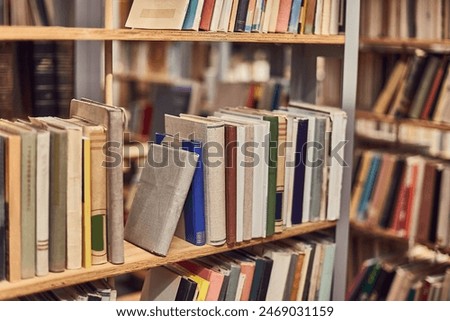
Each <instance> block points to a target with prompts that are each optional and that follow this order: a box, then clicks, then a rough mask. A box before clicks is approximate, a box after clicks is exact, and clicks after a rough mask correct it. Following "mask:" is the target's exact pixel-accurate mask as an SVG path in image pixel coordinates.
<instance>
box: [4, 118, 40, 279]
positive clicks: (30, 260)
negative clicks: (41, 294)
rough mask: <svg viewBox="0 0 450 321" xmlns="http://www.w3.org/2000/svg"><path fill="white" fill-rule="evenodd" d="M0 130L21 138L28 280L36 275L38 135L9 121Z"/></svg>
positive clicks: (23, 247)
mask: <svg viewBox="0 0 450 321" xmlns="http://www.w3.org/2000/svg"><path fill="white" fill-rule="evenodd" d="M0 129H2V130H5V131H7V132H9V133H12V134H17V135H20V137H21V193H20V195H21V196H20V198H21V206H20V207H21V215H20V224H21V262H22V266H21V275H22V279H27V278H32V277H34V276H35V273H36V133H35V132H34V131H33V130H32V129H28V128H24V127H22V126H19V125H18V124H14V123H11V122H9V121H7V120H1V121H0Z"/></svg>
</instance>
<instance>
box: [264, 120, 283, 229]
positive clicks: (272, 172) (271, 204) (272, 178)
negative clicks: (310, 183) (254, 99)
mask: <svg viewBox="0 0 450 321" xmlns="http://www.w3.org/2000/svg"><path fill="white" fill-rule="evenodd" d="M264 120H267V121H270V137H269V173H268V174H269V185H268V189H267V223H266V224H267V225H266V236H270V235H273V234H274V233H275V212H276V208H277V196H276V195H277V163H278V117H264ZM280 219H281V217H280Z"/></svg>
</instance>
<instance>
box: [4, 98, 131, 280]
mask: <svg viewBox="0 0 450 321" xmlns="http://www.w3.org/2000/svg"><path fill="white" fill-rule="evenodd" d="M70 109H71V116H72V117H71V118H69V119H61V118H56V117H30V118H29V120H16V121H9V120H4V119H2V120H0V151H1V152H0V155H1V160H2V161H1V162H0V173H1V175H0V179H1V181H0V195H1V197H0V201H1V206H0V208H1V209H2V211H0V226H1V227H2V229H1V230H0V245H1V246H0V272H1V273H0V280H3V279H7V280H8V281H11V282H14V281H18V280H21V279H27V278H32V277H35V276H45V275H47V274H48V273H49V272H62V271H64V270H66V269H80V268H82V267H84V268H89V267H90V266H91V265H93V264H103V263H106V262H108V261H109V262H111V263H115V264H120V263H123V261H124V252H123V191H122V186H123V177H122V166H121V165H122V163H121V162H122V155H123V151H122V145H123V143H122V141H123V110H122V109H121V108H117V107H112V106H107V105H104V104H101V103H97V102H93V101H89V100H76V99H74V100H72V102H71V105H70Z"/></svg>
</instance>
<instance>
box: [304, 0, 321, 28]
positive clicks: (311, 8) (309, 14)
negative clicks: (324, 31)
mask: <svg viewBox="0 0 450 321" xmlns="http://www.w3.org/2000/svg"><path fill="white" fill-rule="evenodd" d="M317 1H319V0H308V2H307V4H306V9H305V10H306V11H305V23H304V27H302V29H303V32H302V33H303V34H305V35H312V34H313V30H314V18H315V13H316V2H317Z"/></svg>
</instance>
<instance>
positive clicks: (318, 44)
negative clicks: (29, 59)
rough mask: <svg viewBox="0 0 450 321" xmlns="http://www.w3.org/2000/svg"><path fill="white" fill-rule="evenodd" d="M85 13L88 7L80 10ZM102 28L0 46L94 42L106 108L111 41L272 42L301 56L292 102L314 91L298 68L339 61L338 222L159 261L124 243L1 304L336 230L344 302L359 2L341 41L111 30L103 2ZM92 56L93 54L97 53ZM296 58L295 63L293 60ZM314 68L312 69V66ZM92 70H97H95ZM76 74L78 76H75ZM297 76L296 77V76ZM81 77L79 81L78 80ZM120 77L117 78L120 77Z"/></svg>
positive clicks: (27, 32)
mask: <svg viewBox="0 0 450 321" xmlns="http://www.w3.org/2000/svg"><path fill="white" fill-rule="evenodd" d="M84 10H85V11H86V12H87V11H89V8H85V9H84ZM104 17H105V27H104V28H85V27H31V26H23V27H22V26H0V41H2V42H9V41H11V42H19V41H24V40H31V41H34V40H49V41H58V40H73V41H76V42H77V44H78V43H85V42H86V41H87V42H94V43H98V44H100V45H103V46H104V53H103V55H102V56H101V57H98V58H99V60H101V61H102V62H103V66H102V70H103V74H104V79H103V81H104V83H103V94H104V100H105V102H106V103H109V104H111V103H113V95H112V91H113V90H112V79H113V78H114V71H113V59H114V57H113V49H112V42H113V41H170V42H184V41H189V42H235V43H271V44H280V45H286V46H292V48H293V51H294V53H301V56H299V57H297V55H295V54H294V55H293V57H294V58H293V62H292V67H291V73H292V75H293V77H292V81H291V84H293V88H294V89H293V93H294V94H293V98H294V99H303V100H305V101H312V100H311V99H310V97H305V96H307V95H308V91H314V90H315V88H314V87H308V88H307V90H306V89H300V88H299V85H301V83H302V82H305V81H306V79H307V77H313V78H312V79H315V71H314V72H313V70H312V69H308V70H304V68H302V64H303V63H305V62H306V63H307V62H308V61H309V60H310V59H316V58H317V57H318V56H322V55H325V56H332V57H339V58H343V60H344V71H343V79H342V88H343V89H342V108H343V109H344V110H345V111H346V112H347V113H348V125H347V132H346V134H347V137H348V138H349V143H348V144H347V145H346V150H345V153H346V159H345V161H346V163H347V164H348V165H349V167H348V168H346V172H345V173H344V183H343V192H342V195H343V196H342V202H341V204H342V206H341V209H340V213H341V218H340V219H339V221H337V222H329V221H324V222H315V223H305V224H301V225H299V226H296V227H293V228H289V229H287V230H285V231H283V232H282V233H280V234H275V235H273V236H271V237H267V238H264V239H255V240H252V241H249V242H242V243H240V244H238V245H236V246H233V247H228V246H226V245H224V246H219V247H213V246H202V247H196V246H193V245H191V244H189V243H187V242H185V241H183V240H181V239H178V238H175V239H174V241H173V242H172V245H171V249H170V251H169V255H168V256H167V257H158V256H155V255H152V254H150V253H148V252H146V251H144V250H142V249H140V248H138V247H136V246H134V245H132V244H131V243H128V242H125V263H124V264H121V265H113V264H110V263H106V264H103V265H98V266H93V267H91V268H89V269H78V270H66V271H64V272H62V273H49V274H48V275H47V276H43V277H35V278H32V279H26V280H21V281H18V282H13V283H10V282H6V281H2V282H0V300H7V299H11V298H14V297H17V296H20V295H26V294H31V293H36V292H41V291H45V290H49V289H53V288H59V287H63V286H68V285H73V284H77V283H81V282H85V281H90V280H95V279H99V278H110V277H114V276H118V275H122V274H125V273H129V272H135V271H140V270H143V269H148V268H151V267H156V266H161V265H164V264H168V263H174V262H177V261H180V260H185V259H192V258H196V257H202V256H207V255H211V254H215V253H221V252H226V251H230V250H233V249H238V248H244V247H249V246H253V245H257V244H262V243H268V242H273V241H276V240H281V239H285V238H289V237H293V236H296V235H301V234H306V233H310V232H314V231H319V230H326V229H335V232H336V243H337V244H338V246H337V252H336V262H335V271H334V276H333V278H334V282H333V284H334V286H333V294H332V297H333V299H335V300H343V299H344V294H345V283H346V281H345V275H346V263H347V242H348V241H347V238H348V230H349V220H348V211H349V200H350V175H351V171H350V167H351V158H352V157H351V154H352V148H353V142H352V137H353V131H354V130H353V122H354V108H355V99H356V74H357V66H356V65H355V64H354V63H353V62H354V61H355V59H357V57H358V35H359V34H358V32H359V19H358V17H359V1H352V5H347V6H346V21H347V25H346V36H343V35H338V36H316V35H292V34H276V33H271V34H258V33H256V34H255V33H251V34H249V33H220V32H193V31H169V30H130V29H113V27H112V20H113V19H112V17H113V1H112V0H106V1H105V15H104ZM94 52H95V53H96V54H98V51H95V50H94ZM297 58H298V59H297ZM76 59H79V60H77V63H79V64H83V63H84V62H86V61H85V60H86V57H81V58H76ZM314 66H315V64H314ZM94 71H97V69H96V70H94ZM78 74H79V73H78ZM300 74H301V75H300ZM90 76H93V78H94V79H96V78H97V77H98V76H97V75H91V74H88V73H86V74H85V75H83V77H82V78H81V79H77V84H79V83H81V82H83V81H84V80H86V79H88V78H89V77H90ZM83 78H84V79H83ZM119 78H120V76H119Z"/></svg>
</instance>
